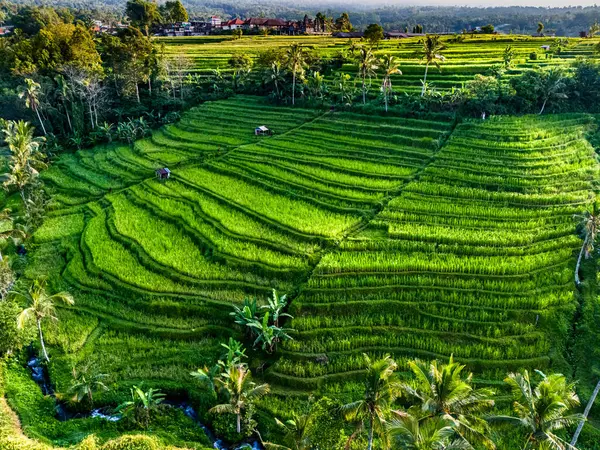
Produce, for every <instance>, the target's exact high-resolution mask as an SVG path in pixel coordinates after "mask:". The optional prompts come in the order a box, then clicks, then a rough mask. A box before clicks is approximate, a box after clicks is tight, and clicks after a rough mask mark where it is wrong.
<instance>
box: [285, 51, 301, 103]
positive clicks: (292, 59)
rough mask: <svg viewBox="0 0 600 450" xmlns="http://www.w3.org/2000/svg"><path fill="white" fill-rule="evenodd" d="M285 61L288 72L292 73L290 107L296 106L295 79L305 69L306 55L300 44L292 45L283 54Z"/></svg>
mask: <svg viewBox="0 0 600 450" xmlns="http://www.w3.org/2000/svg"><path fill="white" fill-rule="evenodd" d="M285 61H286V65H287V67H288V69H289V70H291V71H292V105H295V104H296V78H297V77H298V74H303V73H304V68H305V67H306V55H305V53H304V48H303V47H302V46H301V45H300V44H293V45H292V46H291V47H290V48H288V49H287V51H286V53H285Z"/></svg>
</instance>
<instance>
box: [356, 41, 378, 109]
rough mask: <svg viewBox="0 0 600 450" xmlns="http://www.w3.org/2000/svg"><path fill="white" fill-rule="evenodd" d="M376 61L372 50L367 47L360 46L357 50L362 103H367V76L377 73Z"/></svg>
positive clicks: (370, 76)
mask: <svg viewBox="0 0 600 450" xmlns="http://www.w3.org/2000/svg"><path fill="white" fill-rule="evenodd" d="M377 68H378V61H377V58H375V55H374V54H373V50H371V49H370V48H367V47H361V48H360V50H359V52H358V73H359V74H360V78H361V80H362V98H363V105H364V104H366V103H367V78H369V80H370V79H371V78H372V77H374V76H375V75H377V73H376V72H375V71H376V70H377Z"/></svg>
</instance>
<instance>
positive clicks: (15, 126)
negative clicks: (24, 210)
mask: <svg viewBox="0 0 600 450" xmlns="http://www.w3.org/2000/svg"><path fill="white" fill-rule="evenodd" d="M2 132H3V133H4V142H5V143H6V145H7V146H8V150H9V152H10V156H9V167H10V173H8V174H5V175H4V178H5V181H4V186H5V187H9V186H15V187H16V188H17V189H18V190H19V192H20V194H21V199H22V200H23V203H24V204H26V200H25V188H26V187H27V186H28V185H29V184H30V183H31V182H32V181H33V180H34V179H35V178H36V177H37V176H38V174H39V172H38V170H39V169H42V168H45V167H46V164H45V163H44V162H43V158H44V155H43V154H42V152H41V151H40V147H41V145H42V143H43V142H44V138H36V137H34V136H33V132H34V127H33V126H32V125H31V124H30V123H29V122H24V121H22V120H21V121H18V122H13V121H8V122H6V125H5V127H4V129H3V130H2Z"/></svg>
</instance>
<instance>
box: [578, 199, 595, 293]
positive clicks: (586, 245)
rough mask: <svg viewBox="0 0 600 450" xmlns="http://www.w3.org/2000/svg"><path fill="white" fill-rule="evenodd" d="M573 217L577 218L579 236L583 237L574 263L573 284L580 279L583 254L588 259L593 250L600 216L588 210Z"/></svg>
mask: <svg viewBox="0 0 600 450" xmlns="http://www.w3.org/2000/svg"><path fill="white" fill-rule="evenodd" d="M575 218H577V219H579V227H580V228H581V237H582V238H583V244H582V245H581V250H580V252H579V257H578V258H577V264H576V265H575V284H577V285H579V284H580V283H581V280H580V279H579V267H580V266H581V258H582V256H583V255H585V259H588V258H589V257H590V255H591V254H592V251H593V250H594V244H595V243H596V238H597V237H598V231H600V217H599V216H597V215H596V214H593V213H591V212H589V211H586V212H584V213H583V214H581V215H576V216H575Z"/></svg>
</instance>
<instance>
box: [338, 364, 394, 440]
mask: <svg viewBox="0 0 600 450" xmlns="http://www.w3.org/2000/svg"><path fill="white" fill-rule="evenodd" d="M363 357H364V359H365V364H366V375H365V395H364V398H363V399H361V400H358V401H356V402H353V403H349V404H347V405H344V406H342V409H341V410H342V413H343V414H344V416H345V417H346V420H349V421H353V422H356V421H358V422H363V423H364V422H367V423H368V432H369V437H368V450H371V449H372V448H373V437H374V433H375V431H377V434H378V435H379V436H380V438H381V439H382V440H383V441H384V442H385V441H387V428H386V419H387V417H388V415H389V413H390V408H391V405H392V403H393V402H394V400H395V399H396V398H397V397H398V396H399V394H400V391H399V385H398V383H397V381H396V379H395V376H394V372H395V371H396V369H397V368H398V364H396V361H394V360H393V359H392V358H391V357H390V355H385V356H384V357H383V358H381V359H378V360H375V361H371V359H370V358H369V356H367V355H366V354H363Z"/></svg>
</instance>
